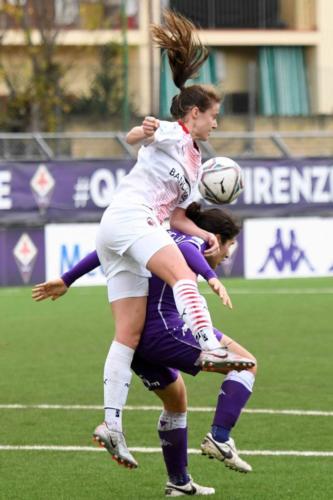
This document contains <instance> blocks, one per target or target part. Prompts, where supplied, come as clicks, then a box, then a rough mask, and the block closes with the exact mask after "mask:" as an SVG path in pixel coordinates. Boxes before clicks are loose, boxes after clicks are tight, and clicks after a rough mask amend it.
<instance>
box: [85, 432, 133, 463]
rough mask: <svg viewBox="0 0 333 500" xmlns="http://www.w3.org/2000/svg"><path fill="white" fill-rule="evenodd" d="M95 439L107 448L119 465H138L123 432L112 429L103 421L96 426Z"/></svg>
mask: <svg viewBox="0 0 333 500" xmlns="http://www.w3.org/2000/svg"><path fill="white" fill-rule="evenodd" d="M93 439H94V441H96V442H97V443H98V444H99V446H101V447H102V448H105V449H106V450H107V451H108V452H109V453H110V455H111V456H112V458H113V460H115V461H116V462H118V464H119V465H123V466H124V467H127V468H129V469H135V468H136V467H137V466H138V462H137V461H136V460H135V458H134V457H133V456H132V454H131V452H130V451H129V449H128V448H127V444H126V441H125V436H124V434H123V433H122V432H118V431H113V430H110V429H109V428H108V427H107V425H106V423H105V422H103V423H102V424H101V425H99V426H97V427H96V429H95V431H94V434H93Z"/></svg>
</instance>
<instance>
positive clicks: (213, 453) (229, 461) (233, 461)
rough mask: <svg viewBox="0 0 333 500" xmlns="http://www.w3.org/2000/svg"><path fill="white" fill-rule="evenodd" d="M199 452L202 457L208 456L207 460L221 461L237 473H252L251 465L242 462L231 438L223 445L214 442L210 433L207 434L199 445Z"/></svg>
mask: <svg viewBox="0 0 333 500" xmlns="http://www.w3.org/2000/svg"><path fill="white" fill-rule="evenodd" d="M201 451H202V454H203V455H208V457H209V458H217V460H221V462H224V464H225V466H226V467H229V469H233V470H236V471H239V472H251V471H252V467H251V465H250V464H248V463H247V462H245V460H242V459H241V458H240V456H239V455H238V452H237V449H236V446H235V441H234V440H233V439H232V438H229V439H228V441H225V442H224V443H220V442H219V441H215V439H214V438H213V436H212V435H211V433H210V432H208V434H206V437H205V438H204V440H203V442H202V443H201Z"/></svg>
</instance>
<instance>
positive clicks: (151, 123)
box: [142, 116, 160, 137]
mask: <svg viewBox="0 0 333 500" xmlns="http://www.w3.org/2000/svg"><path fill="white" fill-rule="evenodd" d="M159 126H160V122H159V120H158V119H157V118H154V117H153V116H146V118H145V119H144V120H143V122H142V130H143V133H144V135H145V137H152V136H153V135H154V133H155V132H156V130H157V129H158V127H159Z"/></svg>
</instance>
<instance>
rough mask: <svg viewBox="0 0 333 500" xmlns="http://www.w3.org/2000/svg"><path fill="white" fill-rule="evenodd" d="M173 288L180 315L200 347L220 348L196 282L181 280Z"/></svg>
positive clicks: (208, 348) (206, 348)
mask: <svg viewBox="0 0 333 500" xmlns="http://www.w3.org/2000/svg"><path fill="white" fill-rule="evenodd" d="M172 290H173V295H174V298H175V302H176V306H177V310H178V312H179V315H180V317H181V318H182V320H183V321H184V322H185V323H186V325H187V326H188V327H189V329H190V330H191V332H192V333H193V336H194V338H195V339H196V341H197V342H198V343H199V344H200V347H201V348H202V349H204V350H211V349H219V348H220V347H221V345H220V343H219V341H218V340H217V338H216V336H215V333H214V330H213V325H212V320H211V318H210V314H209V311H208V309H207V306H206V303H205V300H204V299H203V297H201V295H200V293H199V290H198V286H197V284H196V282H195V281H192V280H179V281H177V283H176V284H175V285H174V286H173V288H172Z"/></svg>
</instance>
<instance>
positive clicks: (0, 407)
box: [0, 404, 333, 417]
mask: <svg viewBox="0 0 333 500" xmlns="http://www.w3.org/2000/svg"><path fill="white" fill-rule="evenodd" d="M102 409H103V407H102V406H98V405H56V404H32V405H25V404H0V410H65V411H66V410H67V411H71V410H74V411H75V410H90V411H91V410H94V411H98V410H102ZM124 409H125V410H126V411H161V410H162V407H161V406H154V405H135V406H131V405H129V406H125V408H124ZM188 411H189V412H201V413H208V412H213V411H215V407H213V406H189V407H188ZM243 413H250V414H251V413H252V414H253V413H254V414H263V415H299V416H312V417H333V411H321V410H293V409H286V410H283V409H282V410H280V409H277V410H275V409H273V408H246V409H245V410H243Z"/></svg>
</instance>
